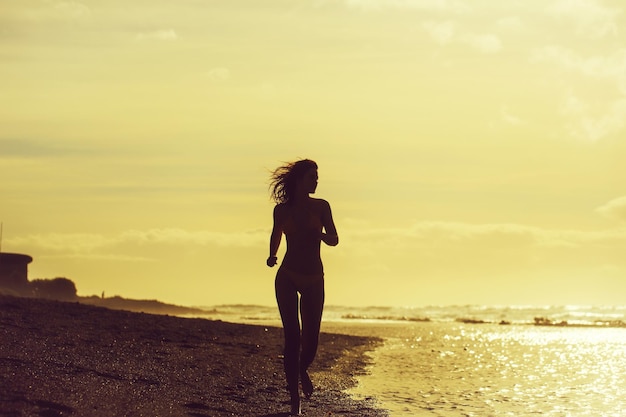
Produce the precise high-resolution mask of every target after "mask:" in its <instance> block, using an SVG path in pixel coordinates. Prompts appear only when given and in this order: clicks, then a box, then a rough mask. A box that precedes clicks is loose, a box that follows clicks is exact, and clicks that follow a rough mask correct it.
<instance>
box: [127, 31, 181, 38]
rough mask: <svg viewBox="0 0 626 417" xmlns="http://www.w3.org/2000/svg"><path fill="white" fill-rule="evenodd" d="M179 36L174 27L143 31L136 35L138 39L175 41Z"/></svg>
mask: <svg viewBox="0 0 626 417" xmlns="http://www.w3.org/2000/svg"><path fill="white" fill-rule="evenodd" d="M178 38H179V37H178V34H177V33H176V31H175V30H174V29H160V30H154V31H151V32H141V33H138V34H137V36H136V37H135V39H137V40H138V41H147V40H155V41H175V40H177V39H178Z"/></svg>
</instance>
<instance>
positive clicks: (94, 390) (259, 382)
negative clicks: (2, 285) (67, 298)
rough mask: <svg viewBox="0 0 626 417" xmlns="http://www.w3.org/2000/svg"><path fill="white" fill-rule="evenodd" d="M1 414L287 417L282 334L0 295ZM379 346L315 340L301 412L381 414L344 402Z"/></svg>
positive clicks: (331, 337)
mask: <svg viewBox="0 0 626 417" xmlns="http://www.w3.org/2000/svg"><path fill="white" fill-rule="evenodd" d="M0 337H1V341H0V386H1V387H2V389H1V390H0V415H3V416H45V417H51V416H196V417H200V416H256V417H271V416H275V417H276V416H286V415H287V414H286V412H287V411H288V409H289V406H288V405H287V399H288V394H287V392H286V389H285V382H284V377H283V370H282V357H281V353H282V329H280V328H277V327H264V326H251V325H242V324H233V323H226V322H221V321H211V320H205V319H190V318H179V317H172V316H164V315H154V314H144V313H132V312H127V311H116V310H109V309H105V308H101V307H94V306H88V305H83V304H79V303H67V302H57V301H47V300H40V299H28V298H16V297H10V296H0ZM377 343H378V341H377V340H375V339H371V338H364V337H356V336H347V335H338V334H326V333H324V334H322V336H321V345H320V351H319V356H318V358H317V360H316V362H315V363H314V365H313V367H312V369H311V376H312V379H313V381H314V384H315V386H316V392H315V394H314V396H313V398H312V399H311V400H308V401H304V402H303V415H305V416H310V417H317V416H366V417H367V416H371V417H374V416H385V415H387V413H386V412H385V411H382V410H377V409H376V408H375V403H374V401H373V400H371V399H366V400H364V401H357V400H354V399H351V398H350V397H349V396H347V395H346V394H345V393H344V390H346V389H347V388H350V387H352V386H354V384H355V379H354V378H355V376H357V375H358V374H360V373H362V372H363V369H364V367H365V365H366V363H367V362H366V360H367V357H366V356H364V353H365V352H367V351H369V350H371V349H373V348H374V347H375V346H376V344H377Z"/></svg>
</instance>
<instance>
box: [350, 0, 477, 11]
mask: <svg viewBox="0 0 626 417" xmlns="http://www.w3.org/2000/svg"><path fill="white" fill-rule="evenodd" d="M346 4H347V5H348V6H350V7H354V8H357V9H361V10H365V11H377V10H385V9H413V10H428V11H436V12H448V13H466V12H468V11H469V10H470V8H469V6H467V5H466V4H465V3H464V2H461V1H456V0H346Z"/></svg>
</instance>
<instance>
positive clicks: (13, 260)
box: [0, 253, 33, 293]
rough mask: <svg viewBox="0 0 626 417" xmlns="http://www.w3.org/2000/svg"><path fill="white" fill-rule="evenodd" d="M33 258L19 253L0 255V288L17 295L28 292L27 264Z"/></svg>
mask: <svg viewBox="0 0 626 417" xmlns="http://www.w3.org/2000/svg"><path fill="white" fill-rule="evenodd" d="M32 261H33V258H32V257H30V256H28V255H22V254H19V253H0V288H6V289H9V290H12V291H16V292H18V293H22V292H25V291H27V290H28V264H29V263H31V262H32Z"/></svg>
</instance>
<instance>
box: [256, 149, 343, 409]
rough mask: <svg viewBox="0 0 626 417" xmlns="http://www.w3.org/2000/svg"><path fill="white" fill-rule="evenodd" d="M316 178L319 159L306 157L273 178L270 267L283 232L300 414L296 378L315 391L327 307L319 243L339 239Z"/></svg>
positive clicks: (292, 379)
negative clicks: (313, 369) (313, 368)
mask: <svg viewBox="0 0 626 417" xmlns="http://www.w3.org/2000/svg"><path fill="white" fill-rule="evenodd" d="M317 179H318V176H317V164H316V163H315V162H314V161H311V160H309V159H303V160H299V161H296V162H292V163H288V164H286V165H283V166H281V167H278V168H277V169H276V170H274V172H273V173H272V176H271V183H270V191H271V196H272V198H273V200H274V201H275V202H276V206H275V207H274V226H273V228H272V234H271V237H270V254H269V257H268V258H267V266H269V267H273V266H274V265H276V263H277V260H278V258H277V257H276V253H277V252H278V247H279V246H280V242H281V239H282V234H283V233H284V234H285V238H286V241H287V251H286V253H285V258H284V259H283V260H282V263H281V265H280V267H279V268H278V272H277V273H276V280H275V287H276V301H277V302H278V309H279V311H280V317H281V319H282V322H283V328H284V334H285V351H284V357H285V358H284V366H285V377H286V379H287V386H288V388H289V394H290V397H291V414H292V415H294V414H295V415H299V414H300V393H299V388H298V385H299V384H298V381H299V380H300V381H301V383H302V392H303V393H304V395H305V396H306V397H310V396H311V395H312V394H313V383H312V382H311V379H310V378H309V374H308V373H307V369H308V368H309V366H310V365H311V363H312V362H313V359H314V358H315V354H316V352H317V345H318V339H319V332H320V323H321V321H322V310H323V308H324V267H323V265H322V259H321V257H320V246H321V242H324V243H326V244H327V245H330V246H335V245H337V243H339V238H338V237H337V229H336V228H335V224H334V222H333V216H332V213H331V209H330V205H329V204H328V202H327V201H325V200H322V199H318V198H312V197H311V196H310V195H309V194H313V193H315V189H316V188H317ZM298 294H299V295H300V296H299V297H298ZM298 305H299V307H300V308H299V309H298ZM298 310H299V313H298ZM300 319H301V320H302V333H301V332H300Z"/></svg>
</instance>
